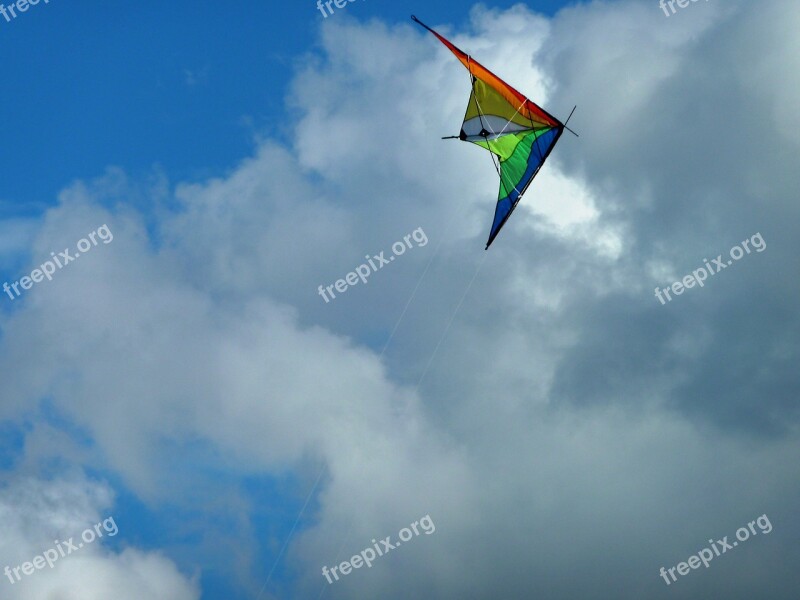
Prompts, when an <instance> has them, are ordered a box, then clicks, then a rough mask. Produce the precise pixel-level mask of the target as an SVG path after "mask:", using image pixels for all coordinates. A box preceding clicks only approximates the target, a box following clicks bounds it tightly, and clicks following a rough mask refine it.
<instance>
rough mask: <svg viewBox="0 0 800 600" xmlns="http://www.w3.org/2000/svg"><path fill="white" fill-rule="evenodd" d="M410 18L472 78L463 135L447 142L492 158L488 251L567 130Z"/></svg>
mask: <svg viewBox="0 0 800 600" xmlns="http://www.w3.org/2000/svg"><path fill="white" fill-rule="evenodd" d="M411 18H412V19H413V20H414V21H416V22H417V23H419V24H420V25H422V26H423V27H424V28H425V29H427V30H428V31H430V32H431V33H432V34H433V35H435V36H436V37H437V38H439V41H440V42H442V43H443V44H444V45H445V46H447V47H448V48H449V49H450V51H451V52H452V53H453V54H455V55H456V57H457V58H458V60H460V61H461V62H462V64H463V65H464V66H465V67H467V69H468V70H469V72H470V75H471V79H472V93H471V94H470V98H469V104H468V105H467V114H466V115H465V116H464V123H463V124H462V125H461V133H460V134H459V135H457V136H450V138H458V139H460V140H463V141H466V142H472V143H473V144H477V145H478V146H481V147H482V148H485V149H486V150H488V151H489V152H491V153H492V161H493V162H494V163H495V169H497V174H498V175H499V176H500V192H499V194H498V199H497V207H496V208H495V213H494V222H493V223H492V229H491V231H490V232H489V241H488V242H486V248H487V249H488V248H489V246H490V245H491V243H492V242H493V241H494V238H495V237H497V234H498V233H499V232H500V229H502V227H503V225H505V223H506V221H507V220H508V218H509V217H510V216H511V213H512V212H513V211H514V209H515V208H516V206H517V204H518V203H519V201H520V198H522V195H523V194H524V193H525V190H527V189H528V186H529V185H530V183H531V181H533V178H534V177H536V174H537V173H538V172H539V169H541V167H542V165H543V164H544V161H545V160H547V157H548V156H549V154H550V151H551V150H552V149H553V147H554V146H555V145H556V142H557V141H558V138H559V137H561V134H562V133H563V131H564V129H565V128H566V129H568V130H569V128H568V127H566V125H565V124H564V123H562V122H561V121H559V120H558V119H556V118H555V117H554V116H552V115H551V114H549V113H548V112H546V111H545V110H544V109H542V108H541V107H539V106H537V105H536V104H534V103H533V102H531V101H530V100H528V98H526V97H525V96H523V95H522V94H520V93H519V92H518V91H517V90H515V89H514V88H512V87H511V86H510V85H508V84H507V83H506V82H505V81H503V80H502V79H500V78H499V77H497V75H495V74H494V73H492V72H491V71H489V69H487V68H486V67H484V66H482V65H481V64H480V63H478V62H476V61H474V60H473V59H472V57H470V56H469V54H466V53H464V52H462V51H461V50H459V49H458V48H456V47H455V46H454V45H453V44H451V43H450V42H449V41H447V40H446V39H445V38H443V37H442V36H441V35H439V34H438V33H436V32H435V31H434V30H433V29H431V28H430V27H428V26H427V25H425V23H423V22H422V21H420V20H419V19H417V17H415V16H413V15H412V16H411ZM573 111H574V109H573ZM570 116H571V115H570ZM567 121H569V119H567ZM569 131H571V130H569ZM573 133H574V132H573ZM576 135H577V134H576ZM450 138H444V139H450ZM495 156H497V159H495ZM497 161H499V165H498V162H497Z"/></svg>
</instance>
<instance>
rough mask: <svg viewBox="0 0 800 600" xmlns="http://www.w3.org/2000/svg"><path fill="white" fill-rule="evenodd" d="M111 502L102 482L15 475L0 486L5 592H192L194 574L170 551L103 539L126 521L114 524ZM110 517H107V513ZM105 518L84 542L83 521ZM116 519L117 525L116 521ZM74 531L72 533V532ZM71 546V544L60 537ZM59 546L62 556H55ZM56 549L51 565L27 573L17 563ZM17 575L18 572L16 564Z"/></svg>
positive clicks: (15, 598)
mask: <svg viewBox="0 0 800 600" xmlns="http://www.w3.org/2000/svg"><path fill="white" fill-rule="evenodd" d="M111 504H112V496H111V491H110V490H109V488H108V487H106V486H104V485H101V484H97V483H94V482H91V481H87V480H79V479H74V480H56V481H42V480H37V479H31V478H17V479H14V480H11V481H7V482H6V484H5V486H4V487H3V489H2V491H0V515H2V516H3V522H4V523H5V525H4V528H3V539H2V540H0V563H2V564H3V565H8V566H9V572H10V577H11V579H13V580H14V582H13V583H12V582H11V581H10V580H8V579H7V577H9V575H8V573H6V575H5V576H4V578H3V595H4V597H6V598H10V599H11V600H28V599H31V600H32V599H40V598H55V597H58V598H64V599H65V600H67V599H69V600H71V599H78V598H81V599H83V598H86V599H90V600H91V599H100V598H108V597H114V598H121V599H123V600H124V599H128V598H131V599H132V598H142V597H145V598H152V599H154V600H156V599H164V600H166V599H167V598H169V599H170V600H196V599H198V598H200V593H199V590H198V588H197V585H196V583H195V582H194V581H192V580H189V579H187V578H186V577H185V576H183V575H182V574H181V573H180V572H179V571H178V569H177V568H176V567H175V565H174V564H173V563H172V561H170V560H169V559H167V558H165V557H164V556H161V555H159V554H158V553H154V552H143V551H141V550H137V549H135V548H130V547H128V548H126V549H124V550H122V551H120V552H113V551H110V550H108V549H106V548H105V547H104V544H105V543H106V541H107V540H108V539H109V537H116V535H121V536H122V537H124V536H125V535H126V532H125V531H124V530H123V529H124V528H125V526H126V525H127V524H124V523H123V524H121V526H120V524H118V523H116V520H115V519H114V517H113V515H109V514H108V513H107V512H106V511H108V510H109V509H110V507H111ZM109 519H110V520H109ZM97 523H103V526H102V527H101V528H100V530H99V531H100V532H101V533H103V534H104V536H105V537H104V538H99V537H98V538H97V539H95V540H94V541H93V542H92V543H86V544H84V543H83V542H81V541H80V540H81V539H84V540H86V539H88V537H89V536H86V537H82V536H83V535H84V531H85V530H86V529H90V530H92V531H93V532H94V531H95V530H94V526H95V524H97ZM114 525H116V527H114ZM73 538H74V540H73ZM65 540H66V541H71V542H72V545H73V546H77V545H78V544H83V545H82V547H78V549H77V550H69V549H68V548H69V545H65V544H64V543H63V542H64V541H65ZM59 547H60V548H62V549H63V550H64V552H65V556H63V557H62V556H60V555H59V553H58V549H59ZM48 550H55V551H56V552H55V554H54V555H49V556H51V559H52V560H53V565H54V566H53V568H52V569H51V568H49V567H48V565H47V563H45V564H44V566H45V568H44V569H42V570H35V571H34V572H33V573H32V574H30V575H25V574H24V572H23V571H21V570H20V568H19V567H20V566H21V565H23V564H24V563H26V562H29V561H33V560H34V558H35V557H37V556H39V557H41V556H43V555H44V553H45V552H47V551H48ZM14 568H17V571H16V574H19V575H20V578H19V579H17V577H16V574H15V572H14Z"/></svg>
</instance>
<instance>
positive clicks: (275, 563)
mask: <svg viewBox="0 0 800 600" xmlns="http://www.w3.org/2000/svg"><path fill="white" fill-rule="evenodd" d="M325 468H326V466H325V465H323V466H322V470H321V471H320V472H319V475H318V476H317V480H316V481H315V482H314V486H313V487H312V488H311V492H309V494H308V496H307V497H306V501H305V503H304V504H303V508H301V509H300V513H299V514H298V515H297V518H296V519H295V520H294V525H292V529H291V530H290V531H289V535H288V537H287V538H286V541H285V542H284V543H283V547H282V548H281V551H280V552H279V553H278V558H276V559H275V562H274V563H273V564H272V568H271V569H270V571H269V575H268V576H267V580H266V581H265V582H264V585H262V586H261V591H260V592H258V597H256V600H260V598H261V595H262V594H263V593H264V590H265V589H266V588H267V584H269V582H270V580H271V579H272V574H273V573H274V572H275V568H276V567H277V566H278V563H279V562H280V560H281V557H283V553H284V552H285V551H286V547H287V546H288V545H289V540H291V539H292V535H293V534H294V530H295V529H296V528H297V524H298V523H299V522H300V517H302V516H303V513H304V512H305V510H306V507H307V506H308V503H309V501H310V500H311V496H313V495H314V491H315V490H316V489H317V486H318V485H319V482H320V481H322V474H323V473H324V472H325Z"/></svg>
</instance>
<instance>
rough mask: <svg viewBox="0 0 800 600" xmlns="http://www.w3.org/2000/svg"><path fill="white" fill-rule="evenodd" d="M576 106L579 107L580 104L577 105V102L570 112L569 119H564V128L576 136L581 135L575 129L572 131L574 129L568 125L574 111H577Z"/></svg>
mask: <svg viewBox="0 0 800 600" xmlns="http://www.w3.org/2000/svg"><path fill="white" fill-rule="evenodd" d="M576 108H578V105H577V104H576V105H575V106H573V107H572V111H571V112H570V113H569V116H568V117H567V120H566V121H564V129H566V130H567V131H569V132H570V133H571V134H572V135H574V136H575V137H581V136H579V135H578V134H577V133H575V132H574V131H572V129H570V128H569V127H567V123H569V120H570V119H571V118H572V115H573V113H574V112H575V109H576Z"/></svg>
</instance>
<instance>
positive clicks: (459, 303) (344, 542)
mask: <svg viewBox="0 0 800 600" xmlns="http://www.w3.org/2000/svg"><path fill="white" fill-rule="evenodd" d="M440 243H441V242H440ZM487 256H489V254H488V252H484V253H483V258H481V260H480V262H479V263H478V266H477V267H476V268H475V273H474V274H473V275H472V279H470V281H469V283H468V284H467V287H466V289H465V290H464V293H463V294H461V299H460V300H459V301H458V304H457V305H456V308H455V310H454V311H453V313H452V314H451V315H450V319H449V320H448V322H447V326H446V327H445V328H444V332H443V333H442V335H441V337H440V338H439V341H438V342H437V343H436V347H435V348H434V349H433V353H432V354H431V356H430V358H429V359H428V364H427V365H425V370H424V371H423V372H422V375H421V376H420V378H419V380H418V381H417V385H416V386H415V387H414V394H416V393H417V392H418V391H419V386H420V384H421V383H422V380H423V379H424V378H425V375H427V373H428V370H429V369H430V368H431V365H432V364H433V359H434V358H435V357H436V354H437V352H438V351H439V347H440V346H441V345H442V342H443V341H444V339H445V337H446V336H447V332H448V331H450V326H451V325H452V324H453V321H454V320H455V318H456V315H457V314H458V311H459V310H460V309H461V305H462V304H463V303H464V299H465V298H466V297H467V294H468V293H469V290H470V289H471V288H472V284H473V283H475V279H476V278H477V277H478V273H479V272H480V270H481V267H482V266H483V263H484V262H485V261H486V257H487ZM352 530H353V524H352V523H351V524H350V526H349V527H348V528H347V532H346V533H345V535H344V537H343V538H342V543H341V544H340V545H339V549H338V550H337V551H336V560H335V561H334V562H337V561H338V560H339V557H340V556H341V554H342V550H343V549H344V545H345V544H346V543H347V541H348V539H349V538H350V533H351V532H352ZM327 589H328V585H325V584H323V585H322V589H320V592H319V596H317V600H319V599H320V598H322V596H324V595H325V591H326V590H327Z"/></svg>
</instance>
